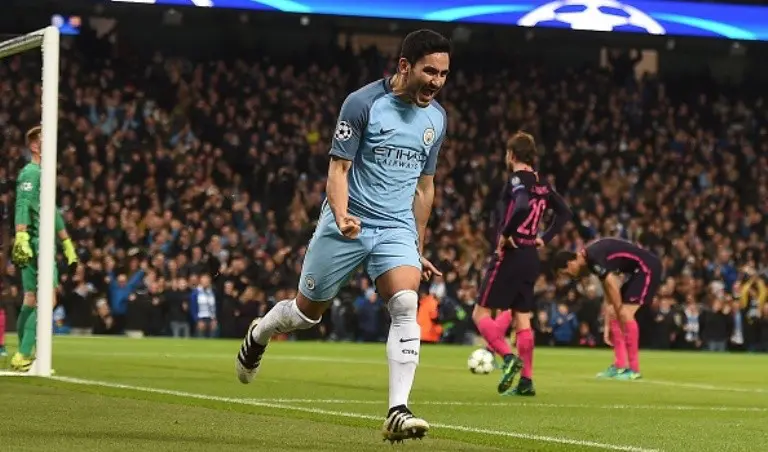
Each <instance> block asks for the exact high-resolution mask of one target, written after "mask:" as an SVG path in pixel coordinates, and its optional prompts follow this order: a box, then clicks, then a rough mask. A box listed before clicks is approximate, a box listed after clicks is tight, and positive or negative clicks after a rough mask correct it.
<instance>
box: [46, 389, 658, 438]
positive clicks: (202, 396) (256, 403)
mask: <svg viewBox="0 0 768 452" xmlns="http://www.w3.org/2000/svg"><path fill="white" fill-rule="evenodd" d="M51 379H53V380H57V381H61V382H65V383H71V384H78V385H84V386H98V387H103V388H114V389H126V390H130V391H138V392H146V393H151V394H162V395H169V396H174V397H181V398H188V399H198V400H207V401H214V402H224V403H235V404H240V405H250V406H259V407H264V408H273V409H278V410H288V411H298V412H303V413H312V414H321V415H324V416H336V417H345V418H355V419H367V420H371V421H381V419H382V418H381V417H378V416H371V415H367V414H361V413H352V412H347V411H331V410H322V409H318V408H307V407H300V406H291V405H285V404H282V403H273V402H260V401H256V400H249V399H236V398H232V397H219V396H212V395H207V394H198V393H193V392H183V391H173V390H169V389H157V388H150V387H145V386H133V385H124V384H119V383H111V382H106V381H97V380H86V379H82V378H70V377H61V376H54V377H51ZM431 425H432V427H435V428H443V429H446V430H455V431H460V432H467V433H479V434H483V435H493V436H502V437H507V438H517V439H523V440H529V441H539V442H548V443H557V444H567V445H571V446H582V447H593V448H595V449H606V450H618V451H627V452H658V450H656V449H645V448H642V447H636V446H624V445H618V444H609V443H599V442H595V441H584V440H578V439H570V438H562V437H557V436H544V435H532V434H527V433H516V432H508V431H501V430H490V429H482V428H475V427H468V426H463V425H451V424H440V423H437V424H431Z"/></svg>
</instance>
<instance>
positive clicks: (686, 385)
mask: <svg viewBox="0 0 768 452" xmlns="http://www.w3.org/2000/svg"><path fill="white" fill-rule="evenodd" d="M635 382H636V383H646V384H653V385H659V386H671V387H674V388H684V389H697V390H705V391H725V392H745V393H748V394H768V389H761V388H733V387H727V386H715V385H710V384H705V383H685V382H679V381H664V380H645V379H643V380H635Z"/></svg>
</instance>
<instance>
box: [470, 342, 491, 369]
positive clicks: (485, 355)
mask: <svg viewBox="0 0 768 452" xmlns="http://www.w3.org/2000/svg"><path fill="white" fill-rule="evenodd" d="M467 367H469V371H470V372H472V373H473V374H480V375H485V374H489V373H491V372H492V371H493V368H494V359H493V353H491V352H489V351H488V350H486V349H484V348H479V349H477V350H475V351H474V352H472V354H471V355H469V359H468V360H467Z"/></svg>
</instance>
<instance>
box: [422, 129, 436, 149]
mask: <svg viewBox="0 0 768 452" xmlns="http://www.w3.org/2000/svg"><path fill="white" fill-rule="evenodd" d="M434 142H435V129H433V128H432V127H429V128H427V130H425V131H424V145H426V146H429V145H431V144H432V143H434Z"/></svg>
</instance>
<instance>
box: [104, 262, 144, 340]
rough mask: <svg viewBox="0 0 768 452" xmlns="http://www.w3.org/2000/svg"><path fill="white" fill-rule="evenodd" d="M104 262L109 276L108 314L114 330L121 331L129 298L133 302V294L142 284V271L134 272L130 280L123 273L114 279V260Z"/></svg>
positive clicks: (125, 321)
mask: <svg viewBox="0 0 768 452" xmlns="http://www.w3.org/2000/svg"><path fill="white" fill-rule="evenodd" d="M106 262H107V274H108V275H109V303H110V312H111V315H112V316H113V318H114V321H115V325H114V326H115V329H116V330H117V331H123V330H124V329H125V328H126V323H127V314H128V304H129V301H130V300H131V297H133V300H135V295H134V292H135V291H136V289H137V288H138V287H139V285H140V284H141V283H142V277H143V276H144V270H143V269H142V270H138V271H136V272H134V273H133V274H132V275H131V278H130V279H128V277H127V276H126V274H125V273H120V274H118V275H117V277H115V271H114V266H115V262H114V260H112V259H110V258H107V259H106ZM134 325H136V324H134Z"/></svg>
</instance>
